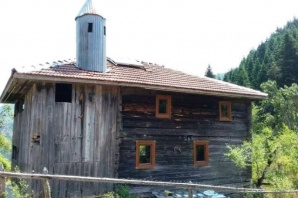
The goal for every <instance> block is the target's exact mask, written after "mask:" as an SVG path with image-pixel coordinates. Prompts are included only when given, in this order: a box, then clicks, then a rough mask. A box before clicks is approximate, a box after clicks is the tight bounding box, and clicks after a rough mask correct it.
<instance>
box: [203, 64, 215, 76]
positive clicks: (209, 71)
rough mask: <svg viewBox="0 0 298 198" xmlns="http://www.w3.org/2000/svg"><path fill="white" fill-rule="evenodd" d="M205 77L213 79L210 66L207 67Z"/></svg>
mask: <svg viewBox="0 0 298 198" xmlns="http://www.w3.org/2000/svg"><path fill="white" fill-rule="evenodd" d="M205 76H206V77H209V78H215V75H214V74H213V72H212V68H211V66H210V65H208V67H207V70H206V72H205Z"/></svg>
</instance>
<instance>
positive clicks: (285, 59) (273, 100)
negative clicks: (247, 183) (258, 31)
mask: <svg viewBox="0 0 298 198" xmlns="http://www.w3.org/2000/svg"><path fill="white" fill-rule="evenodd" d="M224 80H225V81H228V82H232V83H236V84H238V85H243V86H246V87H251V88H255V89H260V90H262V91H263V92H266V93H267V94H268V99H267V100H263V101H258V102H256V103H255V104H254V107H253V116H252V126H251V133H252V140H249V141H247V142H245V143H244V144H243V145H242V146H238V147H234V146H231V145H230V146H228V148H229V150H230V152H229V153H227V154H226V155H227V156H228V157H230V158H231V159H232V160H233V161H234V162H235V163H236V165H237V166H238V167H240V168H248V167H252V175H253V177H252V184H253V185H254V186H256V187H258V188H267V189H278V190H285V189H298V160H297V159H298V86H297V82H298V20H297V19H294V20H293V21H292V22H288V23H287V25H286V26H285V27H284V28H282V29H277V30H276V32H274V33H273V34H272V35H271V36H270V38H269V39H267V40H266V41H265V42H263V43H261V44H260V45H259V47H258V48H257V49H256V50H251V52H250V53H249V55H248V56H247V57H246V58H244V59H243V60H242V61H241V63H240V65H239V67H237V68H235V69H232V70H230V71H229V72H228V73H226V74H225V76H224ZM278 197H292V196H291V195H290V194H284V195H280V196H278Z"/></svg>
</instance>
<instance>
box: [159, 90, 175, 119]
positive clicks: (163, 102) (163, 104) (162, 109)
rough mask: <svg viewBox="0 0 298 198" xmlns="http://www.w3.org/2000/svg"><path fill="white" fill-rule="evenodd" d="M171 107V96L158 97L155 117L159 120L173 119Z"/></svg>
mask: <svg viewBox="0 0 298 198" xmlns="http://www.w3.org/2000/svg"><path fill="white" fill-rule="evenodd" d="M171 106H172V101H171V96H168V95H157V96H156V113H155V116H156V117H157V118H171Z"/></svg>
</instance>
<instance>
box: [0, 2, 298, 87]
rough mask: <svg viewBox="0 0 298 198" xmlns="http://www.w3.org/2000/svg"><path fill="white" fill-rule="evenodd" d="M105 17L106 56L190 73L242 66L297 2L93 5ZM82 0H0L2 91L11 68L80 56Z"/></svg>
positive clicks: (297, 8) (296, 13)
mask: <svg viewBox="0 0 298 198" xmlns="http://www.w3.org/2000/svg"><path fill="white" fill-rule="evenodd" d="M93 1H94V2H95V4H96V8H97V11H98V12H99V14H101V15H102V16H104V17H105V18H106V19H107V55H108V56H109V57H111V58H113V57H122V58H130V59H137V60H143V61H148V62H153V63H157V64H161V65H165V66H166V67H169V68H173V69H176V70H180V71H184V72H186V73H190V74H193V75H203V74H204V72H205V70H206V68H207V66H208V64H210V65H211V67H212V68H213V70H214V72H215V73H223V72H226V71H228V70H229V69H230V68H232V67H236V66H238V64H239V63H240V61H241V59H242V58H243V57H245V56H246V55H247V54H248V53H249V51H250V50H251V49H253V48H256V47H257V46H258V45H259V44H260V43H261V42H262V41H265V40H266V38H268V37H269V36H270V34H271V33H273V32H274V31H275V30H276V28H277V27H283V26H284V25H285V24H286V22H287V21H290V20H292V19H293V18H294V17H297V16H298V1H296V0H283V1H281V0H279V1H277V0H262V1H260V0H249V1H248V0H150V1H148V0H147V1H145V0H93ZM84 2H85V0H1V6H0V13H1V17H0V26H1V33H0V58H1V62H0V67H1V72H0V92H2V90H3V88H4V86H5V84H6V81H7V80H8V78H9V76H10V72H11V69H12V68H14V67H20V66H31V65H38V64H40V63H45V62H51V61H56V60H61V59H68V58H74V57H75V20H74V18H75V16H76V14H77V13H78V12H79V10H80V8H81V6H82V5H83V4H84Z"/></svg>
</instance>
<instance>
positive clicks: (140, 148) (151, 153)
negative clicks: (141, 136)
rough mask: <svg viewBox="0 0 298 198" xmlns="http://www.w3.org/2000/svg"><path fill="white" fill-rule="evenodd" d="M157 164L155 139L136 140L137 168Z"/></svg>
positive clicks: (147, 167) (151, 166)
mask: <svg viewBox="0 0 298 198" xmlns="http://www.w3.org/2000/svg"><path fill="white" fill-rule="evenodd" d="M154 166H155V141H154V140H137V141H136V169H149V168H153V167H154Z"/></svg>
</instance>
